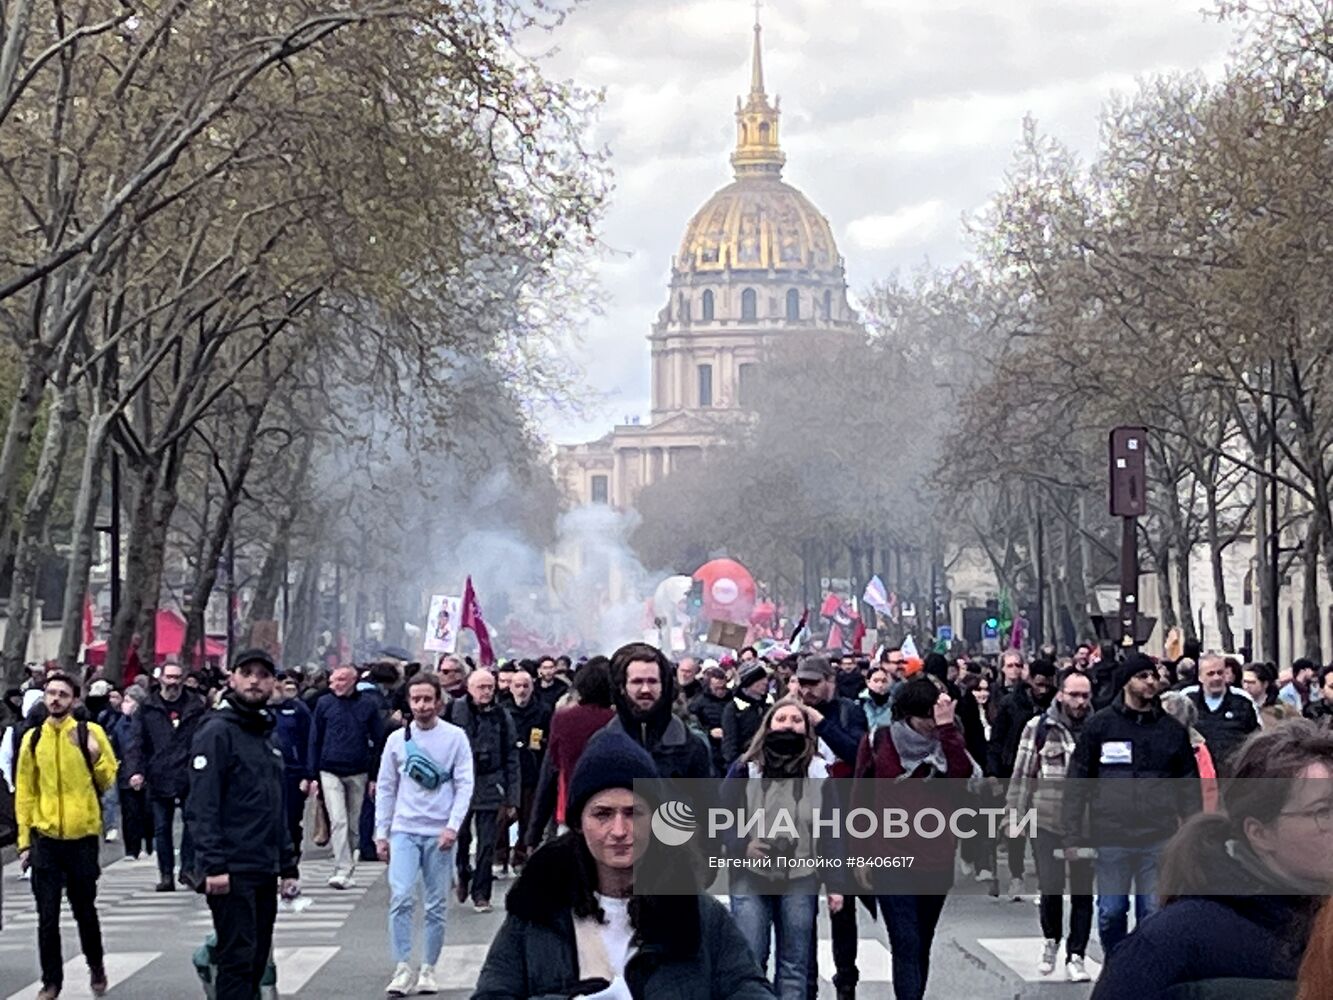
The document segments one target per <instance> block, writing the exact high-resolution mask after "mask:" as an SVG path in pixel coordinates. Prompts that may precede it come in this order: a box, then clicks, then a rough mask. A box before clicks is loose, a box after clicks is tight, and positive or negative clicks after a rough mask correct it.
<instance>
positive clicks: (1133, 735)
mask: <svg viewBox="0 0 1333 1000" xmlns="http://www.w3.org/2000/svg"><path fill="white" fill-rule="evenodd" d="M1114 683H1116V684H1119V685H1120V693H1119V694H1117V695H1116V697H1115V700H1114V701H1113V702H1112V703H1111V705H1110V707H1108V708H1104V709H1102V710H1101V711H1100V712H1098V713H1096V714H1095V715H1094V716H1093V717H1092V718H1091V719H1089V720H1088V721H1087V723H1086V724H1084V726H1083V731H1082V732H1081V733H1080V734H1079V737H1078V742H1077V744H1076V745H1075V747H1074V754H1073V757H1072V758H1071V759H1070V762H1069V769H1068V771H1067V772H1066V775H1067V780H1066V784H1065V787H1064V802H1063V812H1064V822H1063V824H1062V825H1063V827H1064V830H1065V836H1066V843H1067V844H1068V845H1069V846H1070V847H1077V846H1081V845H1083V844H1089V843H1090V844H1091V845H1092V846H1094V847H1096V848H1097V860H1096V863H1095V866H1094V867H1095V871H1096V878H1097V929H1098V932H1099V934H1100V937H1101V941H1102V950H1103V951H1104V952H1105V953H1106V955H1107V957H1108V958H1109V957H1110V956H1111V954H1112V952H1114V951H1115V949H1116V948H1117V947H1118V946H1119V944H1120V942H1121V941H1123V940H1124V939H1125V937H1126V936H1127V934H1128V932H1129V894H1130V891H1131V889H1132V890H1133V892H1134V893H1135V896H1134V912H1135V920H1136V922H1137V923H1139V924H1142V922H1143V921H1144V919H1145V918H1147V917H1148V916H1149V915H1150V914H1151V913H1152V912H1153V910H1155V909H1156V903H1155V900H1154V893H1155V892H1156V889H1157V859H1158V857H1159V855H1160V854H1161V851H1162V846H1163V845H1164V844H1165V843H1166V841H1167V840H1168V839H1169V838H1170V837H1171V836H1172V835H1173V834H1174V833H1175V832H1176V830H1177V829H1179V827H1180V824H1181V823H1182V822H1184V821H1185V820H1186V819H1188V818H1189V817H1190V816H1192V815H1194V814H1195V813H1197V812H1198V811H1199V810H1200V809H1201V808H1202V806H1203V803H1202V789H1201V787H1200V784H1199V769H1198V766H1197V765H1196V763H1195V760H1194V748H1193V747H1192V746H1191V745H1190V737H1189V732H1188V730H1186V729H1185V727H1184V726H1182V725H1181V724H1180V723H1179V722H1177V721H1176V720H1175V719H1173V718H1172V717H1171V716H1169V715H1167V714H1166V713H1165V712H1164V711H1162V706H1161V702H1160V701H1159V700H1158V697H1157V687H1158V684H1157V667H1156V666H1155V665H1154V663H1153V662H1152V660H1150V659H1148V658H1147V657H1146V656H1144V655H1143V654H1141V653H1131V654H1130V655H1129V656H1128V657H1126V658H1125V660H1124V661H1123V662H1121V663H1120V664H1119V666H1118V668H1117V669H1116V672H1115V675H1114ZM1084 831H1087V832H1086V833H1085V832H1084Z"/></svg>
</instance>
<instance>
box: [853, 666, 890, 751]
mask: <svg viewBox="0 0 1333 1000" xmlns="http://www.w3.org/2000/svg"><path fill="white" fill-rule="evenodd" d="M892 683H893V682H892V680H891V679H890V677H889V668H888V667H887V666H886V665H885V664H883V663H880V664H877V665H876V666H874V667H872V668H871V670H870V673H869V674H868V675H867V676H866V689H865V690H864V691H862V692H861V695H860V700H861V707H862V708H863V709H864V710H865V713H866V728H867V731H868V732H869V734H870V737H871V739H874V736H875V730H876V729H879V728H881V727H882V726H887V725H888V724H889V723H890V722H892V721H893V705H892V702H891V699H890V697H889V687H890V686H891V685H892Z"/></svg>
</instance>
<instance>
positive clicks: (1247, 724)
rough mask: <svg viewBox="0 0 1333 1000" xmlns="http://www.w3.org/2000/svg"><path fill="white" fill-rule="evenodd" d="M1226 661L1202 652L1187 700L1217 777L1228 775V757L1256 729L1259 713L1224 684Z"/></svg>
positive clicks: (1249, 701) (1239, 692)
mask: <svg viewBox="0 0 1333 1000" xmlns="http://www.w3.org/2000/svg"><path fill="white" fill-rule="evenodd" d="M1228 680H1229V678H1228V676H1227V664H1226V660H1225V659H1224V658H1223V657H1222V656H1220V655H1218V654H1217V653H1205V654H1204V657H1203V659H1202V660H1201V661H1200V662H1199V686H1198V687H1197V688H1193V689H1191V690H1190V691H1189V692H1188V697H1189V699H1190V700H1191V701H1193V702H1194V707H1195V708H1197V709H1198V710H1199V721H1198V722H1196V723H1195V724H1194V728H1195V729H1197V730H1198V731H1199V732H1200V734H1202V736H1203V738H1204V741H1205V742H1206V743H1207V744H1208V753H1209V755H1210V756H1211V757H1212V758H1213V765H1214V767H1216V769H1217V774H1218V776H1219V777H1226V776H1227V775H1229V774H1230V773H1231V758H1232V757H1233V756H1235V753H1236V751H1237V750H1239V749H1240V745H1241V744H1242V743H1244V742H1245V738H1246V737H1247V736H1249V735H1250V733H1252V732H1254V731H1255V730H1256V729H1258V728H1259V713H1258V711H1256V709H1255V707H1254V702H1252V701H1251V700H1250V696H1249V695H1248V694H1245V693H1244V692H1243V691H1238V690H1236V689H1234V688H1232V687H1231V686H1230V685H1229V684H1228V683H1227V682H1228Z"/></svg>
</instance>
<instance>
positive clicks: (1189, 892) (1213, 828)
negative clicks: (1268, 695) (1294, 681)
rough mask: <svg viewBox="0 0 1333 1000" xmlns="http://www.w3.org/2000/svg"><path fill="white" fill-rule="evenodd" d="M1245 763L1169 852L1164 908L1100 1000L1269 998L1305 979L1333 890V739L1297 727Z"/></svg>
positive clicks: (1301, 724)
mask: <svg viewBox="0 0 1333 1000" xmlns="http://www.w3.org/2000/svg"><path fill="white" fill-rule="evenodd" d="M1234 763H1235V777H1234V779H1233V780H1231V781H1229V782H1228V783H1227V785H1226V786H1225V789H1224V795H1223V810H1222V811H1221V812H1217V813H1204V814H1199V815H1196V816H1195V817H1193V818H1192V819H1191V820H1190V821H1189V822H1188V823H1186V824H1185V825H1184V826H1182V827H1181V829H1180V831H1179V832H1178V833H1177V834H1176V835H1175V837H1173V838H1172V839H1171V841H1170V842H1169V843H1168V844H1167V847H1166V850H1165V851H1164V852H1163V855H1162V867H1161V874H1160V877H1159V880H1158V889H1159V891H1160V892H1161V894H1162V909H1161V910H1160V911H1159V912H1157V913H1155V914H1154V915H1152V916H1151V917H1149V918H1148V919H1147V920H1145V921H1144V922H1143V924H1142V925H1141V926H1139V927H1138V928H1136V929H1135V931H1134V933H1133V934H1131V935H1130V936H1129V937H1127V938H1126V939H1125V940H1124V941H1123V942H1122V943H1121V944H1120V946H1119V947H1118V948H1117V949H1116V950H1115V953H1114V954H1113V955H1112V956H1111V959H1110V962H1109V964H1108V965H1107V966H1106V968H1105V970H1103V972H1102V975H1101V978H1100V979H1099V980H1098V982H1097V988H1096V990H1094V992H1093V994H1092V997H1093V1000H1122V998H1125V997H1133V998H1134V1000H1175V998H1177V997H1181V998H1183V997H1190V998H1198V1000H1202V998H1213V997H1216V998H1219V1000H1221V998H1230V997H1239V996H1270V995H1276V992H1277V991H1280V990H1282V989H1283V984H1287V983H1292V982H1294V980H1295V979H1296V974H1297V972H1298V970H1299V969H1300V965H1301V958H1302V956H1303V955H1304V953H1305V948H1306V944H1307V943H1308V942H1309V940H1310V934H1311V928H1312V925H1313V923H1314V920H1315V917H1316V915H1317V914H1318V912H1319V910H1320V907H1321V906H1322V905H1323V903H1324V900H1325V899H1326V898H1327V896H1328V893H1329V891H1330V888H1333V735H1330V734H1328V733H1327V732H1324V731H1321V730H1318V729H1316V728H1315V726H1314V725H1313V724H1312V723H1310V722H1307V721H1305V720H1293V721H1291V722H1288V723H1286V724H1284V725H1281V726H1277V727H1274V728H1272V729H1267V730H1264V731H1262V732H1260V733H1257V734H1255V735H1254V736H1252V737H1250V739H1249V740H1248V741H1247V742H1246V743H1245V744H1244V745H1243V746H1242V747H1241V749H1240V751H1239V752H1238V753H1237V755H1236V757H1235V758H1234ZM1237 942H1243V946H1239V947H1238V946H1236V943H1237Z"/></svg>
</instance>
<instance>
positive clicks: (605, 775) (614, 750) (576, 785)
mask: <svg viewBox="0 0 1333 1000" xmlns="http://www.w3.org/2000/svg"><path fill="white" fill-rule="evenodd" d="M656 778H657V765H656V764H654V763H653V759H652V758H651V757H649V756H648V751H647V750H645V749H644V748H643V747H641V746H639V744H637V743H635V742H634V741H633V740H632V739H630V738H629V737H628V736H626V735H625V734H624V733H619V732H615V731H611V732H603V733H599V734H597V735H596V736H595V737H593V738H592V739H591V740H589V741H588V745H587V747H585V748H584V750H583V754H582V755H581V756H580V757H579V762H578V763H577V764H576V765H574V775H573V777H572V778H570V779H569V797H568V799H567V800H566V803H565V822H566V823H567V824H568V825H569V826H571V827H573V828H574V829H575V830H577V829H579V828H580V827H582V825H583V823H582V820H583V807H584V806H586V805H587V804H588V800H589V799H590V798H592V797H593V796H594V795H596V794H597V793H598V792H604V791H606V790H607V789H608V788H628V789H629V790H630V791H633V790H634V782H635V781H636V780H637V781H652V780H654V779H656Z"/></svg>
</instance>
